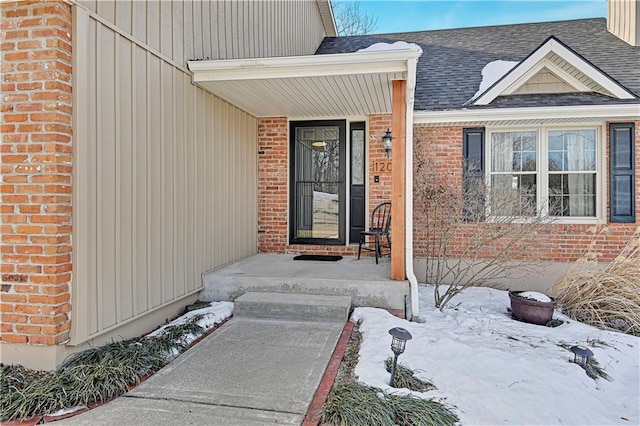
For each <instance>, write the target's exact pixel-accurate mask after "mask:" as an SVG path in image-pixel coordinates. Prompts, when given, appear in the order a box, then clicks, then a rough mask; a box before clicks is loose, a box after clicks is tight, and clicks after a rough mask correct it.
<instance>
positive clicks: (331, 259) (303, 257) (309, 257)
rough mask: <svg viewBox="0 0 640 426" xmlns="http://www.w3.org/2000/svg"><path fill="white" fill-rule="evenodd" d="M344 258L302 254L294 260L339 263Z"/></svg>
mask: <svg viewBox="0 0 640 426" xmlns="http://www.w3.org/2000/svg"><path fill="white" fill-rule="evenodd" d="M340 259H342V256H333V255H328V254H301V255H299V256H296V257H294V258H293V260H319V261H322V262H337V261H338V260H340Z"/></svg>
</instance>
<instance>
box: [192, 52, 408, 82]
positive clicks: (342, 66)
mask: <svg viewBox="0 0 640 426" xmlns="http://www.w3.org/2000/svg"><path fill="white" fill-rule="evenodd" d="M418 56H420V53H419V52H418V51H417V50H416V49H414V48H409V49H395V50H385V51H367V52H355V53H337V54H330V55H310V56H287V57H272V58H258V59H256V58H251V59H225V60H216V61H188V62H187V65H188V67H189V70H190V71H191V72H193V81H194V82H206V81H235V80H254V79H269V78H297V77H324V76H335V75H359V74H374V73H397V72H400V73H404V72H407V61H409V60H412V59H416V60H417V58H418Z"/></svg>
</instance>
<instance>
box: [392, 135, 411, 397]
mask: <svg viewBox="0 0 640 426" xmlns="http://www.w3.org/2000/svg"><path fill="white" fill-rule="evenodd" d="M387 133H389V131H388V130H387ZM389 139H391V136H389ZM389 334H390V335H391V336H393V339H392V340H391V350H392V351H393V367H391V381H390V382H389V385H390V386H391V387H395V386H394V383H393V382H394V380H395V378H396V365H397V364H398V356H399V355H400V354H401V353H403V352H404V347H405V345H406V344H407V340H411V337H412V336H411V333H409V332H408V331H407V330H405V329H404V328H401V327H395V328H392V329H391V330H389Z"/></svg>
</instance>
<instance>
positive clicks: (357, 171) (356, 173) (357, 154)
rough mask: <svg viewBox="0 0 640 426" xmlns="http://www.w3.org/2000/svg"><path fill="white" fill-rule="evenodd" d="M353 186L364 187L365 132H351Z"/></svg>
mask: <svg viewBox="0 0 640 426" xmlns="http://www.w3.org/2000/svg"><path fill="white" fill-rule="evenodd" d="M351 185H364V130H352V131H351Z"/></svg>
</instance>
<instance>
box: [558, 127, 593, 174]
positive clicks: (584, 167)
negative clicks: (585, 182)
mask: <svg viewBox="0 0 640 426" xmlns="http://www.w3.org/2000/svg"><path fill="white" fill-rule="evenodd" d="M548 137H549V157H548V158H549V171H576V172H582V171H594V170H596V131H595V130H594V129H588V130H551V131H549V132H548Z"/></svg>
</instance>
